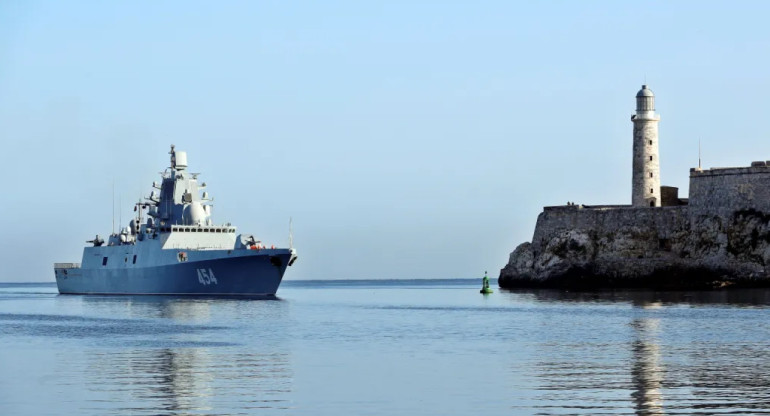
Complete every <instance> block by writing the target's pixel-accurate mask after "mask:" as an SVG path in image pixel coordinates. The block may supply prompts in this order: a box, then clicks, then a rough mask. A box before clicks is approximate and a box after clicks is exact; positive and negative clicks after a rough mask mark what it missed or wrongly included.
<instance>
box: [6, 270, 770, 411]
mask: <svg viewBox="0 0 770 416" xmlns="http://www.w3.org/2000/svg"><path fill="white" fill-rule="evenodd" d="M479 286H480V280H473V281H469V280H437V281H334V282H322V281H315V282H299V281H287V282H284V284H283V285H282V286H281V289H280V291H279V296H280V299H279V300H232V299H190V298H171V297H106V296H93V297H86V296H61V295H57V292H56V287H55V285H54V284H0V415H43V414H56V415H61V414H73V415H75V414H77V415H129V414H133V415H241V414H243V415H246V414H266V415H270V414H279V415H393V414H406V415H432V414H435V415H439V414H440V415H472V414H479V415H498V414H499V415H503V414H505V415H511V414H560V415H562V414H640V415H657V414H661V415H662V414H760V413H770V319H768V317H769V316H770V309H769V308H770V291H767V290H754V291H742V292H741V291H733V292H668V293H653V292H615V293H578V294H573V293H562V292H553V291H529V292H505V291H500V290H496V291H495V293H493V294H491V295H488V296H482V295H480V294H479V293H478V289H479Z"/></svg>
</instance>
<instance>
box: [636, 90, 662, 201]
mask: <svg viewBox="0 0 770 416" xmlns="http://www.w3.org/2000/svg"><path fill="white" fill-rule="evenodd" d="M658 121H660V116H659V115H657V114H655V95H654V94H653V93H652V90H650V89H649V88H647V85H642V89H641V90H639V92H638V93H637V94H636V114H634V115H632V116H631V122H632V123H634V160H633V170H634V172H633V176H632V186H631V204H632V205H633V206H635V207H645V206H646V207H659V206H660V205H661V201H660V158H659V153H658Z"/></svg>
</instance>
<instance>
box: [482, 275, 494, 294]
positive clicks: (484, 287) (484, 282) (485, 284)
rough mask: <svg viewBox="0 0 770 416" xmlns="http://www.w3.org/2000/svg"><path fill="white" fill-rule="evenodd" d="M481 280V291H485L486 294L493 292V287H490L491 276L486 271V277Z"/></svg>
mask: <svg viewBox="0 0 770 416" xmlns="http://www.w3.org/2000/svg"><path fill="white" fill-rule="evenodd" d="M481 282H482V283H481V290H479V293H483V294H485V295H487V294H489V293H492V289H490V288H489V278H488V277H487V272H486V271H484V279H483V280H482V281H481Z"/></svg>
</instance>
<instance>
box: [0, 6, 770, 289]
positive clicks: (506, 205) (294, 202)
mask: <svg viewBox="0 0 770 416" xmlns="http://www.w3.org/2000/svg"><path fill="white" fill-rule="evenodd" d="M768 16H770V2H704V1H692V2H687V1H677V2H669V1H661V2H658V1H644V2H618V1H606V2H599V1H593V2H591V1H581V2H573V1H551V2H515V1H509V0H505V1H457V2H452V1H446V0H444V1H415V0H409V1H400V0H391V1H382V2H373V1H333V0H327V1H312V2H287V1H270V2H266V1H244V2H232V1H226V2H194V1H161V2H156V1H123V2H121V1H93V2H78V1H67V2H64V1H48V2H41V1H33V0H18V1H16V0H8V1H3V2H0V140H1V143H2V147H0V158H1V159H0V178H2V182H3V183H4V186H3V189H2V199H1V200H0V202H2V204H1V206H2V208H1V211H0V213H2V215H0V229H2V237H0V261H1V262H2V263H1V264H2V265H3V272H2V274H0V280H2V281H52V280H53V270H52V264H53V263H54V262H60V261H61V262H66V261H80V257H81V254H82V247H83V246H84V245H85V241H86V240H88V239H91V238H93V236H94V235H95V234H97V233H98V234H100V235H102V236H106V235H107V234H109V232H110V231H111V228H112V202H113V198H112V189H113V183H114V184H115V189H116V198H115V199H116V204H117V203H119V204H118V205H119V206H120V207H121V208H122V209H121V210H122V219H123V222H124V223H126V222H127V221H128V219H129V217H130V214H131V212H132V211H131V208H132V203H133V202H134V201H135V200H136V199H137V198H138V197H139V195H140V194H144V195H147V194H148V193H149V191H150V190H151V189H150V185H151V183H152V181H153V180H157V179H158V175H157V173H158V172H159V171H162V170H163V168H164V167H166V166H167V165H168V154H167V152H168V147H169V145H170V144H171V143H173V144H175V145H176V146H177V148H178V149H179V150H186V151H187V152H188V158H189V162H190V167H191V170H192V171H194V172H202V176H201V178H202V180H203V181H205V182H207V184H208V185H209V186H208V191H209V193H210V194H211V196H213V197H214V198H215V206H214V211H213V214H214V220H215V222H219V223H221V222H232V223H234V224H235V225H237V226H238V227H239V231H242V232H246V233H253V234H255V235H257V236H258V237H259V238H261V239H262V240H263V241H265V242H267V243H268V244H273V243H275V244H276V245H282V246H283V245H286V244H287V236H288V219H289V217H290V216H291V217H293V222H294V241H295V246H296V247H297V249H298V251H299V260H298V262H297V263H296V264H295V266H294V267H292V268H291V269H289V271H288V273H287V276H286V278H287V279H331V278H455V277H457V278H460V277H480V276H481V275H482V274H483V272H484V271H485V270H489V271H490V275H491V276H493V277H496V276H497V273H498V272H499V269H500V268H501V267H503V266H504V265H505V263H506V262H507V259H508V254H509V253H510V252H511V251H512V250H513V249H514V248H515V246H516V245H518V244H519V243H521V242H523V241H527V240H529V239H530V238H531V237H532V232H533V230H534V225H535V220H536V218H537V214H538V213H539V212H540V210H541V208H542V206H544V205H555V204H564V203H566V202H567V201H575V202H579V203H586V204H601V203H630V200H631V195H630V193H631V132H632V124H631V122H630V115H631V114H632V113H633V111H634V105H635V104H634V95H635V94H636V92H637V90H638V89H639V88H640V86H641V84H643V83H644V82H645V80H646V82H647V83H648V84H649V85H650V88H651V89H652V90H653V91H654V92H655V94H656V107H657V111H658V112H659V113H660V114H661V122H660V151H661V178H662V183H663V184H664V185H672V186H679V187H680V195H686V194H687V183H688V170H689V168H690V167H693V166H695V165H697V161H698V141H699V140H700V141H701V142H702V148H703V151H702V154H703V165H704V167H711V166H743V165H748V164H749V163H750V162H751V161H752V160H764V159H770V141H768V138H769V137H770V134H768V133H769V132H768V122H767V114H770V103H768V99H769V98H770V71H768V67H770V65H769V62H768V60H770V53H768V52H770V50H769V49H770V25H768V24H767V17H768ZM121 210H118V209H117V208H116V212H117V214H116V216H117V217H120V216H121V215H120V211H121Z"/></svg>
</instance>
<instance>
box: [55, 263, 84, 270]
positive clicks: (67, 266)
mask: <svg viewBox="0 0 770 416" xmlns="http://www.w3.org/2000/svg"><path fill="white" fill-rule="evenodd" d="M53 268H54V269H79V268H80V263H54V264H53Z"/></svg>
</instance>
